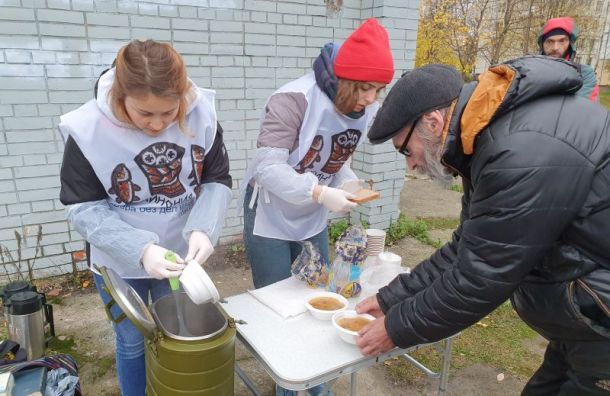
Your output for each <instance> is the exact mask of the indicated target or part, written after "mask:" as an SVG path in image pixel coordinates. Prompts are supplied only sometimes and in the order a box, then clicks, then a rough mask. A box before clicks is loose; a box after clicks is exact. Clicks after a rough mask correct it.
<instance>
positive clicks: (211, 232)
mask: <svg viewBox="0 0 610 396" xmlns="http://www.w3.org/2000/svg"><path fill="white" fill-rule="evenodd" d="M201 187H202V189H203V190H202V192H201V195H200V196H199V198H197V202H195V206H193V209H191V212H190V213H189V217H188V220H187V221H186V224H185V225H184V230H183V231H182V236H183V237H184V240H185V241H187V242H188V240H189V237H190V234H191V232H192V231H202V232H205V233H206V235H207V236H208V238H210V242H212V245H216V242H218V238H219V237H220V232H221V231H222V227H223V225H224V222H225V215H226V213H227V207H228V206H229V204H230V203H231V198H232V197H233V193H232V192H231V189H230V188H229V187H227V186H225V185H224V184H221V183H206V184H203V185H202V186H201Z"/></svg>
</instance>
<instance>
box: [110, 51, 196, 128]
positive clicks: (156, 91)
mask: <svg viewBox="0 0 610 396" xmlns="http://www.w3.org/2000/svg"><path fill="white" fill-rule="evenodd" d="M189 90H190V84H189V81H188V78H187V75H186V66H185V65H184V61H183V60H182V57H181V56H180V54H178V52H176V50H175V49H174V48H173V47H172V46H171V45H169V44H165V43H159V42H156V41H154V40H146V41H140V40H133V41H131V42H130V43H129V44H127V45H126V46H124V47H122V48H121V49H120V50H119V53H118V55H117V58H116V65H115V77H114V82H113V84H112V88H111V89H110V107H111V108H112V112H113V113H114V115H115V116H116V117H117V118H118V119H121V120H130V118H129V116H128V114H127V111H126V109H125V98H126V97H127V96H146V95H148V94H152V95H155V96H158V97H164V98H173V99H178V100H179V106H178V114H177V115H176V120H177V121H178V126H179V127H180V129H181V130H182V131H183V132H186V131H187V128H186V112H187V106H188V100H187V94H188V93H189Z"/></svg>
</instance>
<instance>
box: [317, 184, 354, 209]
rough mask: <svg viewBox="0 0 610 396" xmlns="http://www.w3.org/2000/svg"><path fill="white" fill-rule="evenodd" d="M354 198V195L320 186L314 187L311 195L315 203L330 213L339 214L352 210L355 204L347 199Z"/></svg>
mask: <svg viewBox="0 0 610 396" xmlns="http://www.w3.org/2000/svg"><path fill="white" fill-rule="evenodd" d="M355 197H356V196H355V195H354V194H352V193H349V192H347V191H344V190H341V189H338V188H333V187H328V186H320V185H317V186H315V187H314V189H313V194H312V198H313V199H314V200H315V201H316V202H317V203H319V204H322V205H324V207H326V209H328V210H330V211H331V212H339V213H343V212H349V211H350V210H351V209H352V208H354V207H355V206H356V205H357V204H356V203H355V202H352V201H350V200H349V199H350V198H355Z"/></svg>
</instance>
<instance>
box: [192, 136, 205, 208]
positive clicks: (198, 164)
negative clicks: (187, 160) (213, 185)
mask: <svg viewBox="0 0 610 396" xmlns="http://www.w3.org/2000/svg"><path fill="white" fill-rule="evenodd" d="M204 159H205V150H204V149H203V147H201V146H197V145H196V144H193V145H192V146H191V162H192V163H193V170H192V171H191V173H189V177H188V178H189V180H190V179H193V180H191V183H190V184H189V186H195V194H196V195H197V196H199V192H200V191H201V182H202V181H203V160H204Z"/></svg>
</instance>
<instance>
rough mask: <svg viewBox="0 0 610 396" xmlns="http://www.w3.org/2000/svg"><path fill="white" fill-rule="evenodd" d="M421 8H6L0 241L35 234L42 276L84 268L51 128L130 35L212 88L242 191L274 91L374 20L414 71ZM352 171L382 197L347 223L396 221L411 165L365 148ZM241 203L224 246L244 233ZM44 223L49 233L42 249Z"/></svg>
mask: <svg viewBox="0 0 610 396" xmlns="http://www.w3.org/2000/svg"><path fill="white" fill-rule="evenodd" d="M418 8H419V0H375V1H373V0H345V1H344V6H343V10H342V11H341V12H340V13H339V14H338V15H327V13H326V7H325V5H324V0H284V1H271V0H148V1H126V0H3V1H0V244H1V245H2V246H4V247H6V248H7V249H9V250H10V253H11V254H12V255H13V256H14V257H16V256H17V253H16V248H17V242H16V240H15V231H17V232H19V234H21V235H25V234H29V235H28V236H27V238H25V239H24V241H23V243H24V244H25V242H27V246H26V245H23V246H22V265H21V267H22V269H23V268H27V266H28V265H31V266H33V268H34V276H35V277H43V276H49V275H56V274H61V273H65V272H69V271H72V270H73V269H74V268H75V267H76V268H78V269H83V268H84V264H83V263H82V262H78V263H76V264H73V262H72V255H71V253H72V252H74V251H77V250H80V249H82V248H83V241H82V237H81V236H80V235H78V233H76V232H75V231H74V230H73V229H71V228H70V227H69V226H68V224H67V223H66V222H65V220H64V213H63V207H62V205H61V204H60V203H59V201H58V193H59V177H58V175H59V169H60V164H61V158H62V152H63V144H62V143H61V141H60V138H59V136H58V134H57V133H56V131H55V126H56V125H57V123H58V121H59V116H60V115H61V114H63V113H65V112H68V111H70V110H73V109H74V108H76V107H78V106H79V105H80V104H82V103H84V102H85V101H87V100H89V99H90V98H91V97H92V87H93V85H94V83H95V80H96V78H97V76H98V74H99V73H100V72H101V70H103V69H105V68H106V67H108V65H109V64H110V63H111V62H112V60H113V59H114V57H115V54H116V52H117V50H118V49H119V48H120V47H121V46H123V45H124V44H126V42H127V41H128V40H130V39H133V38H139V39H145V38H153V39H157V40H164V41H168V42H171V43H172V44H173V45H174V46H175V48H176V49H177V50H178V51H179V52H180V53H181V54H182V55H183V57H184V59H185V62H186V64H187V66H188V69H189V75H190V77H191V78H192V79H193V80H194V81H195V82H196V83H198V84H200V85H201V86H204V87H211V88H213V89H216V91H217V98H218V100H217V109H218V115H219V119H220V121H221V123H222V125H223V127H224V129H225V136H224V137H225V142H226V146H227V149H228V151H229V156H230V158H231V173H232V175H233V178H234V180H235V183H234V191H235V195H237V188H238V186H239V185H240V183H241V179H242V178H243V177H244V171H245V167H246V160H247V158H249V157H250V156H251V155H252V149H253V148H254V147H255V141H256V136H257V134H258V126H259V125H258V119H259V115H260V110H261V108H262V106H263V105H264V103H265V100H266V98H267V97H268V95H269V94H271V93H272V92H273V91H274V90H275V89H276V88H278V87H279V86H280V85H282V84H283V83H286V82H288V81H290V80H292V79H294V78H297V77H299V76H301V75H303V74H304V73H306V72H307V71H308V70H310V67H311V64H312V61H313V59H314V58H315V57H316V56H317V55H318V53H319V50H320V47H321V46H322V45H323V44H325V43H326V42H329V41H337V42H341V41H342V40H344V39H345V38H346V37H347V35H348V34H349V33H350V32H351V31H352V30H353V29H354V28H356V27H357V26H359V24H360V23H361V22H362V21H363V20H365V19H366V18H369V17H371V16H375V17H378V18H379V19H380V21H381V23H382V24H383V25H384V26H385V27H386V28H387V29H388V32H389V35H390V39H391V46H392V50H393V54H394V57H395V66H396V77H398V76H399V75H400V74H401V73H402V72H403V71H404V70H405V69H410V68H411V67H412V66H413V61H414V59H415V38H416V36H417V22H418V21H417V18H418ZM352 166H353V168H354V169H355V171H356V173H358V174H359V175H360V176H361V177H362V178H364V179H373V180H374V181H375V188H377V189H378V190H379V191H380V192H381V193H382V197H383V198H382V199H380V200H378V201H374V202H372V203H370V204H365V205H363V206H361V207H359V208H358V209H357V210H356V211H355V212H354V213H352V220H354V221H358V220H359V219H360V218H362V219H364V220H367V221H369V222H370V223H371V225H372V226H374V227H379V228H387V227H388V226H389V224H390V222H391V221H394V220H395V219H396V218H397V217H398V202H399V198H400V191H401V189H402V186H403V182H404V179H403V176H404V160H403V159H402V158H401V157H400V156H399V155H397V154H396V152H395V150H394V149H393V148H392V147H391V145H390V144H384V145H381V146H372V145H369V144H364V146H363V147H362V148H361V149H360V150H359V151H358V152H356V153H355V154H354V156H353V164H352ZM236 202H237V200H236V199H233V202H232V205H231V207H230V208H229V210H228V212H227V220H226V224H225V229H224V237H223V240H224V241H229V240H235V239H236V238H238V237H239V236H240V234H241V231H242V226H243V220H242V218H241V217H237V215H236V213H237V210H236V207H235V205H236ZM38 224H40V225H42V230H43V235H44V236H43V239H42V241H41V242H42V243H41V249H38V253H36V252H37V249H36V241H35V235H33V234H32V230H33V229H35V228H36V227H32V226H36V225H38ZM36 254H38V256H37V257H36V259H35V260H33V258H34V257H35V255H36ZM3 261H4V262H5V263H6V261H7V258H3ZM5 269H6V270H8V273H12V272H14V267H13V266H11V265H5V266H3V268H0V278H2V277H3V275H5V274H6V272H5V271H4V270H5Z"/></svg>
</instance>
